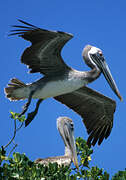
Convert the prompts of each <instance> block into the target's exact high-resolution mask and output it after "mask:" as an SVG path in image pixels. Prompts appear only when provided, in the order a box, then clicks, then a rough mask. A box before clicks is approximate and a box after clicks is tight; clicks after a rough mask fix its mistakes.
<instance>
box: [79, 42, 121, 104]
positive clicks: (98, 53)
mask: <svg viewBox="0 0 126 180" xmlns="http://www.w3.org/2000/svg"><path fill="white" fill-rule="evenodd" d="M82 56H83V58H84V60H85V63H86V64H87V65H88V66H89V67H91V68H92V69H93V68H96V69H98V70H100V72H102V73H103V75H104V77H105V78H106V80H107V82H108V83H109V85H110V87H111V89H112V90H113V91H114V93H115V94H116V95H117V96H118V98H119V99H120V100H121V101H122V97H121V95H120V93H119V90H118V88H117V86H116V83H115V81H114V79H113V77H112V75H111V72H110V70H109V67H108V65H107V63H106V61H105V58H104V56H103V53H102V50H101V49H99V48H96V47H94V46H91V45H87V46H85V48H84V50H83V52H82Z"/></svg>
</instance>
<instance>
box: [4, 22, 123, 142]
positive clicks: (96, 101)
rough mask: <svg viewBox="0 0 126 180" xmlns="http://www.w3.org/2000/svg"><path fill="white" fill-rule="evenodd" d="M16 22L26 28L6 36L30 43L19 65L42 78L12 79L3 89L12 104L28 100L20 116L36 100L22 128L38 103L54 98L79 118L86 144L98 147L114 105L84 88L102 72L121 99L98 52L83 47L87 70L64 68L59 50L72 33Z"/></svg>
mask: <svg viewBox="0 0 126 180" xmlns="http://www.w3.org/2000/svg"><path fill="white" fill-rule="evenodd" d="M19 21H20V22H21V23H23V24H25V25H27V26H13V27H15V28H17V29H16V30H12V31H11V32H12V33H11V34H10V35H19V36H20V37H22V38H24V39H25V40H27V41H30V42H31V43H32V45H31V46H30V47H28V48H26V49H25V51H24V53H23V54H22V56H21V62H22V63H24V64H26V65H27V66H28V67H29V68H30V69H31V70H30V73H37V72H39V73H41V74H43V75H44V77H42V78H41V79H40V80H38V81H36V82H33V83H31V84H25V83H23V82H21V81H19V80H18V79H16V78H13V79H11V82H10V83H9V84H8V87H6V88H5V94H6V97H7V98H9V99H10V100H12V101H14V100H22V99H28V102H27V103H26V104H25V106H24V108H23V111H22V112H21V114H20V116H21V115H23V114H24V113H25V112H26V111H27V109H28V106H29V105H30V103H31V100H32V98H36V99H39V100H38V102H37V104H36V108H35V110H34V111H33V112H31V113H28V117H27V119H26V121H25V126H27V125H28V124H29V123H30V122H31V121H32V120H33V118H34V117H35V115H36V114H37V112H38V109H39V105H40V103H41V102H42V101H43V100H44V99H46V98H49V97H54V98H55V99H56V100H58V101H60V102H62V103H64V104H66V105H67V106H68V107H70V108H71V109H73V110H74V111H76V112H77V113H78V114H80V115H81V116H82V118H83V121H84V124H85V125H86V128H87V132H88V133H89V134H90V136H89V139H88V143H89V144H92V145H95V143H96V142H97V141H98V144H101V142H102V140H103V139H104V138H107V137H108V135H109V134H110V132H111V128H112V124H113V114H114V111H115V102H114V101H112V100H111V99H109V98H107V97H105V96H103V95H101V94H99V93H97V92H95V91H93V90H91V89H89V88H87V87H85V86H86V85H87V84H88V83H90V82H92V81H94V80H95V79H97V78H98V77H99V76H100V74H101V73H103V75H104V76H105V78H106V80H107V81H108V83H109V85H110V87H111V88H112V90H113V91H114V93H115V94H116V95H117V96H118V97H119V99H120V100H122V97H121V96H120V93H119V91H118V88H117V86H116V83H115V81H114V80H113V78H112V75H111V73H110V70H109V68H108V66H107V64H106V61H105V58H104V56H103V53H102V50H101V49H99V48H96V47H94V46H91V45H87V46H85V48H84V50H83V52H82V56H83V58H84V60H85V63H86V64H87V65H88V66H89V67H90V68H91V70H90V71H77V70H75V69H73V68H71V67H69V66H68V65H66V64H65V62H64V61H63V59H62V57H61V50H62V48H63V46H64V45H65V43H66V42H67V41H68V40H70V39H71V38H72V37H73V35H72V34H69V33H64V32H61V31H48V30H44V29H41V28H38V27H36V26H33V25H31V24H29V23H26V22H24V21H22V20H19ZM18 28H19V29H18Z"/></svg>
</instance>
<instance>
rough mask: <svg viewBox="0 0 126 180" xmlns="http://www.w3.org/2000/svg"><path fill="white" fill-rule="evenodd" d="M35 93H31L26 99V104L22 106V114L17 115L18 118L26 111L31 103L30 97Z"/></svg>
mask: <svg viewBox="0 0 126 180" xmlns="http://www.w3.org/2000/svg"><path fill="white" fill-rule="evenodd" d="M34 92H35V91H31V93H30V95H29V97H28V102H27V103H26V104H25V105H24V106H23V110H22V112H21V113H20V114H19V117H21V116H22V115H23V114H24V113H25V112H26V111H27V110H28V107H29V105H30V103H31V100H32V95H33V94H34Z"/></svg>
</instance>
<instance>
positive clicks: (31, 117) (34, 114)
mask: <svg viewBox="0 0 126 180" xmlns="http://www.w3.org/2000/svg"><path fill="white" fill-rule="evenodd" d="M42 101H43V99H39V100H38V102H37V104H36V108H35V110H34V111H33V112H31V113H28V117H27V119H26V120H25V127H26V126H28V125H29V124H30V123H31V121H32V120H33V119H34V117H35V116H36V114H37V113H38V109H39V106H40V104H41V102H42Z"/></svg>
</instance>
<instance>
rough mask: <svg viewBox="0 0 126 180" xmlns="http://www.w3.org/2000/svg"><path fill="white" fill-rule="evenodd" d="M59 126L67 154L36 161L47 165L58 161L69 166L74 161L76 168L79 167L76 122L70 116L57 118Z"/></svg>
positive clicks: (59, 163)
mask: <svg viewBox="0 0 126 180" xmlns="http://www.w3.org/2000/svg"><path fill="white" fill-rule="evenodd" d="M57 128H58V130H59V132H60V135H61V137H62V139H63V141H64V144H65V155H64V156H56V157H49V158H45V159H41V158H39V159H36V160H35V163H36V164H44V165H46V166H47V165H48V164H49V163H55V162H57V163H58V165H60V166H61V165H65V166H69V165H70V164H71V162H72V161H73V163H74V165H75V166H76V168H78V161H77V153H76V145H75V140H74V124H73V121H72V119H70V118H68V117H59V118H57Z"/></svg>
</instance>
